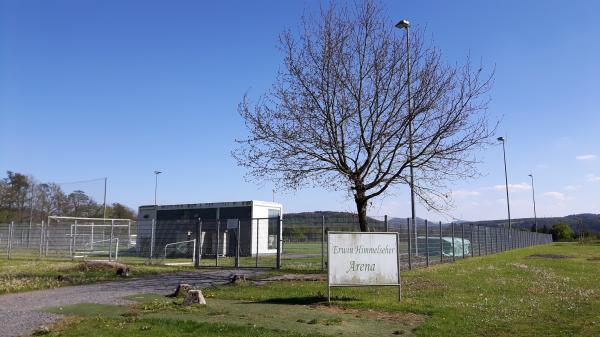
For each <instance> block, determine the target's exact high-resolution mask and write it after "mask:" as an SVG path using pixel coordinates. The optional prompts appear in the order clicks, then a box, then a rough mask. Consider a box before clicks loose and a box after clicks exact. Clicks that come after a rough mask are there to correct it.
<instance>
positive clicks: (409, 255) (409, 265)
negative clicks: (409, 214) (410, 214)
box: [406, 218, 412, 270]
mask: <svg viewBox="0 0 600 337" xmlns="http://www.w3.org/2000/svg"><path fill="white" fill-rule="evenodd" d="M406 229H407V230H408V270H411V269H412V252H411V251H412V247H411V244H410V242H411V241H412V240H411V235H410V218H406Z"/></svg>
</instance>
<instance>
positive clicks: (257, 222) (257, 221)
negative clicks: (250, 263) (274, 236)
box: [256, 219, 260, 267]
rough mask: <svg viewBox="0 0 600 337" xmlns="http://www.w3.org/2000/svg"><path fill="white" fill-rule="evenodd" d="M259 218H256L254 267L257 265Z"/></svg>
mask: <svg viewBox="0 0 600 337" xmlns="http://www.w3.org/2000/svg"><path fill="white" fill-rule="evenodd" d="M259 220H260V219H256V267H258V237H259V227H260V221H259Z"/></svg>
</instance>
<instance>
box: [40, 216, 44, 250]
mask: <svg viewBox="0 0 600 337" xmlns="http://www.w3.org/2000/svg"><path fill="white" fill-rule="evenodd" d="M43 242H44V220H42V226H41V227H40V258H41V257H42V253H43V247H44V245H43Z"/></svg>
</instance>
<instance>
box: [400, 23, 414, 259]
mask: <svg viewBox="0 0 600 337" xmlns="http://www.w3.org/2000/svg"><path fill="white" fill-rule="evenodd" d="M396 28H399V29H406V67H407V72H408V74H407V78H406V82H407V83H406V87H407V92H408V160H409V162H410V164H409V166H408V168H409V170H410V210H411V221H412V225H413V228H414V229H415V230H414V233H415V245H414V246H415V255H417V254H418V250H417V215H416V210H415V174H414V168H413V163H412V160H413V115H412V95H411V83H412V81H411V64H410V40H409V38H410V22H409V21H408V20H400V22H398V23H397V24H396Z"/></svg>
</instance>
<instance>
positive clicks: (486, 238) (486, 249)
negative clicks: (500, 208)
mask: <svg viewBox="0 0 600 337" xmlns="http://www.w3.org/2000/svg"><path fill="white" fill-rule="evenodd" d="M483 247H484V248H485V255H489V254H490V251H489V247H488V228H487V227H483Z"/></svg>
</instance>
